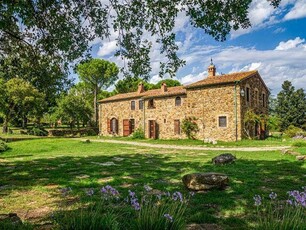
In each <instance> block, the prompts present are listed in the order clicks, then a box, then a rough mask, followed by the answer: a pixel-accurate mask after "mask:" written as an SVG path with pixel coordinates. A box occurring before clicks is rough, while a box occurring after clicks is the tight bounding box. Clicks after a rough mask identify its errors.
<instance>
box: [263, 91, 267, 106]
mask: <svg viewBox="0 0 306 230" xmlns="http://www.w3.org/2000/svg"><path fill="white" fill-rule="evenodd" d="M262 106H263V107H266V94H264V93H263V94H262Z"/></svg>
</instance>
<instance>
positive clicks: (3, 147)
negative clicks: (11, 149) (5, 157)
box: [0, 140, 8, 153]
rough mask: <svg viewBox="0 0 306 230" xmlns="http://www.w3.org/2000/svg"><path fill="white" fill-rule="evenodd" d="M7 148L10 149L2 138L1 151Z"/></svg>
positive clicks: (0, 142)
mask: <svg viewBox="0 0 306 230" xmlns="http://www.w3.org/2000/svg"><path fill="white" fill-rule="evenodd" d="M7 149H8V146H7V144H6V143H5V142H4V141H1V140H0V153H1V152H4V151H6V150H7Z"/></svg>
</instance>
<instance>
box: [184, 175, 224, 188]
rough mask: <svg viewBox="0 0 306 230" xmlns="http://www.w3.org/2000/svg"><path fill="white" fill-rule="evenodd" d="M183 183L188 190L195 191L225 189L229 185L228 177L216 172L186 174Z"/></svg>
mask: <svg viewBox="0 0 306 230" xmlns="http://www.w3.org/2000/svg"><path fill="white" fill-rule="evenodd" d="M182 181H183V183H184V185H185V186H186V187H187V188H188V189H190V190H195V191H200V190H210V189H214V188H217V189H224V188H225V187H226V186H227V185H228V184H229V178H228V176H227V175H225V174H222V173H214V172H209V173H191V174H186V175H184V176H183V178H182Z"/></svg>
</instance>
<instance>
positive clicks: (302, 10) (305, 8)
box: [284, 0, 306, 20]
mask: <svg viewBox="0 0 306 230" xmlns="http://www.w3.org/2000/svg"><path fill="white" fill-rule="evenodd" d="M304 17H306V0H299V1H297V2H296V4H295V5H294V7H293V8H292V9H291V10H290V12H288V13H287V14H286V15H285V17H284V19H285V20H291V19H297V18H304Z"/></svg>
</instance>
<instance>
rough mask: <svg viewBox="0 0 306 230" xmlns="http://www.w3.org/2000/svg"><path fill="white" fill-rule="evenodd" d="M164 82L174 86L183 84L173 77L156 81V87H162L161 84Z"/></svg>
mask: <svg viewBox="0 0 306 230" xmlns="http://www.w3.org/2000/svg"><path fill="white" fill-rule="evenodd" d="M163 83H166V85H167V86H168V87H173V86H180V85H182V84H181V83H180V82H179V81H178V80H173V79H165V80H160V81H159V82H157V83H156V85H155V87H156V88H157V89H160V87H161V85H162V84H163Z"/></svg>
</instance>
